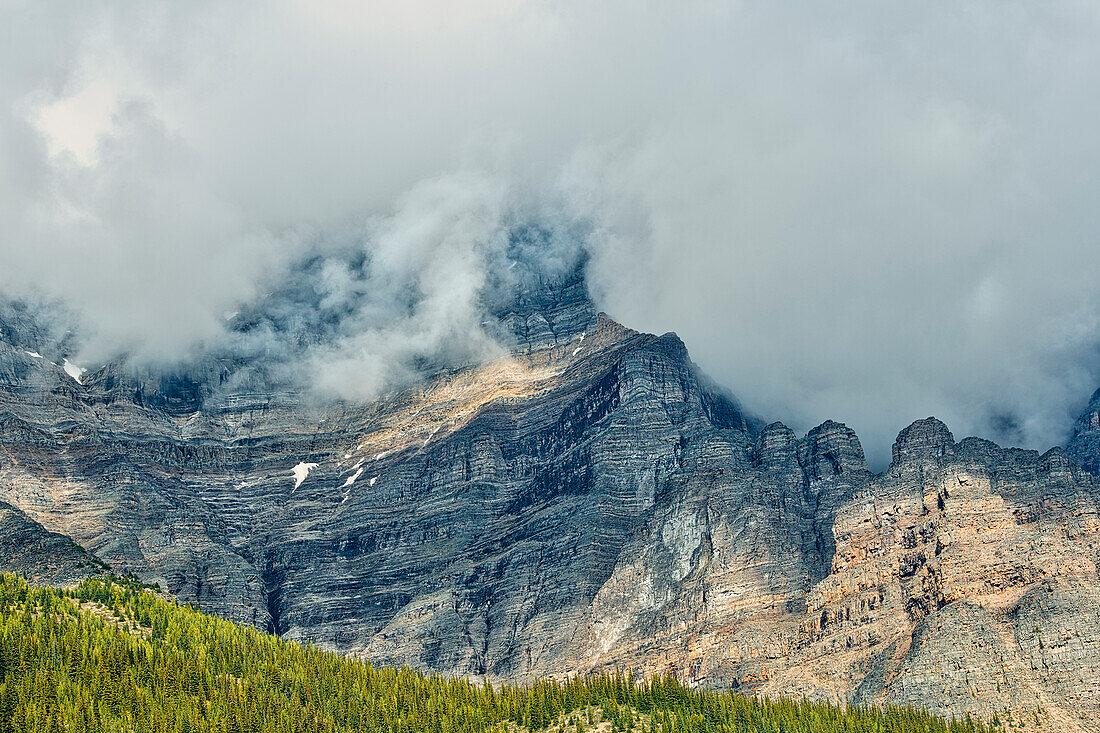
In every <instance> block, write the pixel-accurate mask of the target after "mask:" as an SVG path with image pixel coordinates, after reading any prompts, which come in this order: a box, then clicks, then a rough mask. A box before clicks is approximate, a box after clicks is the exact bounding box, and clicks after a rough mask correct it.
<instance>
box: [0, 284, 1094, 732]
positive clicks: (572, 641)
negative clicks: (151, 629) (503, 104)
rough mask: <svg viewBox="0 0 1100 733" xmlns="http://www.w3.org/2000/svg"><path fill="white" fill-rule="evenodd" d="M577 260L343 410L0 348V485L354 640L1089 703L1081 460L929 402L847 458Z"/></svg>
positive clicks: (215, 594) (959, 697)
mask: <svg viewBox="0 0 1100 733" xmlns="http://www.w3.org/2000/svg"><path fill="white" fill-rule="evenodd" d="M578 278H579V275H577V274H573V275H569V276H566V277H564V278H560V279H558V280H555V281H551V282H538V281H536V282H535V283H534V284H533V285H531V286H530V287H529V288H528V289H527V290H526V291H525V292H524V294H522V295H521V297H520V298H519V299H518V300H516V301H515V302H513V303H511V304H508V305H506V306H501V307H500V308H499V309H497V310H496V311H495V314H496V316H497V317H498V318H499V319H500V324H501V332H502V333H504V334H511V338H513V339H514V341H513V343H514V344H515V348H514V349H513V352H512V354H511V356H508V357H507V358H503V359H501V360H499V361H497V362H494V363H491V364H485V365H480V366H473V367H467V368H463V369H458V370H453V371H448V372H440V373H438V374H436V375H435V376H434V377H433V378H432V379H430V380H428V381H426V382H425V383H423V384H420V385H418V386H415V387H412V388H409V389H405V390H403V391H400V392H397V393H394V394H390V395H388V396H386V397H385V398H383V399H380V400H378V401H376V402H374V403H372V404H368V405H350V404H336V405H327V406H323V407H319V406H310V405H305V404H302V403H300V402H297V401H296V400H295V399H294V398H293V396H290V395H285V394H284V395H273V394H270V393H265V392H264V390H263V389H262V385H254V387H255V388H254V389H253V388H249V389H248V390H244V391H241V392H237V393H226V392H225V391H221V392H217V391H214V390H211V389H210V388H209V384H208V382H209V381H210V380H217V379H219V378H220V377H219V376H218V375H219V373H220V372H219V369H221V368H222V367H220V366H218V365H217V364H208V365H206V366H205V367H204V369H205V370H206V371H204V372H202V373H200V374H198V375H191V376H189V377H175V378H164V379H160V380H156V379H150V378H146V379H136V378H135V377H134V376H133V375H132V374H130V373H128V372H126V371H125V370H122V369H120V368H118V367H117V366H116V367H110V368H104V369H101V370H99V371H98V372H95V373H91V374H85V375H79V374H78V375H76V376H73V374H72V373H71V370H70V371H66V370H65V368H64V363H63V362H61V361H60V360H61V359H62V357H63V354H64V348H63V346H58V345H56V344H54V345H52V346H51V344H50V343H47V342H45V341H43V346H41V349H42V352H41V353H39V351H37V350H35V349H32V348H27V347H26V345H25V344H24V343H23V342H22V341H20V342H15V341H9V342H6V343H0V444H2V447H3V451H2V452H0V499H3V500H5V501H7V502H9V503H10V504H11V505H12V506H13V507H16V508H17V509H13V510H12V511H15V512H22V513H25V515H26V516H25V517H24V519H23V520H21V521H25V522H30V523H32V524H33V523H35V522H37V523H39V524H40V525H41V526H42V527H44V528H45V530H49V531H53V532H60V533H63V534H64V535H66V536H67V537H70V538H72V539H73V540H75V541H76V542H79V543H80V544H81V545H83V546H84V547H87V548H88V549H89V550H91V551H93V552H95V553H96V554H97V555H98V556H99V557H101V558H103V559H104V560H106V561H107V562H109V563H110V564H111V565H112V566H113V567H115V568H116V569H118V570H120V571H123V572H135V573H137V574H139V575H140V576H142V577H143V578H145V579H147V580H150V581H152V582H157V583H160V584H161V585H162V586H163V587H164V588H165V589H166V590H168V591H169V592H171V593H172V594H174V595H175V596H176V597H178V598H179V599H181V600H183V601H186V602H193V603H197V604H198V605H200V606H201V607H203V608H204V609H206V610H209V611H213V612H215V613H219V614H222V615H224V616H227V617H230V618H233V619H236V620H240V621H245V622H248V623H252V624H255V625H257V626H260V627H265V628H268V629H271V630H273V631H276V632H278V633H280V634H282V635H284V636H286V637H288V638H294V639H302V640H306V639H308V640H311V641H313V642H315V643H318V644H321V645H323V646H326V647H330V648H333V649H338V650H342V651H345V652H348V653H353V654H359V655H362V656H365V657H368V658H370V659H373V660H376V661H380V662H386V663H408V664H412V665H414V666H417V667H421V668H428V669H434V670H438V671H443V672H457V673H469V674H478V675H481V674H484V675H487V676H491V677H507V678H528V677H531V676H535V675H548V674H554V675H562V674H569V673H573V672H583V671H586V670H593V669H600V668H604V667H608V666H620V667H626V668H631V669H634V670H635V671H636V672H638V673H653V672H661V671H667V672H672V673H675V674H677V675H678V676H680V677H681V678H684V679H687V680H689V681H691V682H693V683H696V684H704V685H715V686H724V685H728V684H734V685H737V686H739V687H741V688H742V689H744V690H746V691H758V692H763V693H784V694H795V695H801V694H805V695H810V696H815V697H826V698H830V699H834V700H848V701H853V702H856V701H868V702H876V703H885V702H908V703H913V704H918V705H924V706H927V707H929V708H933V709H936V710H938V711H943V712H951V713H956V714H959V713H963V712H973V713H977V714H981V715H983V716H986V717H988V716H989V715H991V714H992V713H993V712H998V713H1003V712H1004V711H1011V712H1012V714H1013V715H1016V716H1019V715H1027V716H1029V718H1028V719H1029V720H1032V719H1034V718H1036V717H1037V718H1038V719H1039V720H1040V721H1045V723H1046V724H1047V725H1051V726H1058V727H1059V729H1067V730H1069V729H1074V728H1075V727H1076V728H1078V729H1088V725H1089V723H1088V720H1087V719H1089V718H1091V717H1096V716H1100V691H1098V690H1100V688H1098V685H1100V632H1098V631H1097V630H1098V629H1100V625H1098V624H1097V621H1100V618H1098V616H1097V614H1098V613H1100V605H1098V603H1097V601H1098V600H1100V599H1098V597H1097V596H1098V593H1100V579H1098V576H1097V569H1096V564H1097V560H1098V552H1100V534H1098V532H1100V522H1098V518H1097V508H1098V502H1100V490H1098V487H1097V481H1096V479H1095V478H1093V477H1092V476H1091V475H1089V474H1088V473H1087V472H1085V471H1083V470H1081V469H1080V468H1079V467H1078V466H1077V465H1076V464H1074V463H1073V462H1072V461H1071V460H1070V459H1069V458H1068V457H1067V455H1066V454H1065V453H1063V452H1062V451H1060V450H1053V451H1050V452H1048V453H1046V454H1044V455H1039V454H1037V453H1034V452H1029V451H1020V450H1012V449H1002V448H999V447H997V446H995V445H993V444H991V443H988V442H985V441H980V440H976V439H972V438H971V439H966V440H963V441H962V442H959V443H957V442H955V440H954V438H953V436H952V435H951V433H950V432H949V431H948V429H947V428H946V426H944V425H943V424H942V423H939V422H938V421H936V420H934V419H928V420H922V421H918V422H916V423H914V424H913V425H912V426H910V427H909V428H906V429H905V430H904V431H902V433H901V434H900V435H899V436H898V440H897V442H896V444H895V446H894V456H893V462H892V464H891V466H890V468H889V469H888V470H887V471H886V472H884V473H882V474H877V475H876V474H872V473H870V472H869V471H868V470H867V466H866V462H865V460H864V456H863V451H862V448H861V446H860V443H859V440H858V438H857V437H856V436H855V434H854V433H853V432H852V431H851V430H850V429H849V428H847V427H846V426H844V425H841V424H838V423H834V422H826V423H824V424H823V425H821V426H819V427H817V428H815V429H814V430H811V431H810V432H809V433H808V434H807V435H806V436H804V437H801V438H799V437H798V436H797V435H795V434H794V433H793V432H792V431H791V430H790V429H788V428H787V427H785V426H783V425H782V424H779V423H773V424H771V425H767V426H764V425H762V424H760V423H759V422H757V421H755V420H754V419H752V418H750V417H748V416H746V415H745V414H744V413H743V411H742V410H741V409H740V408H739V407H738V406H737V404H736V402H734V401H733V400H732V399H730V398H728V397H727V396H725V395H723V394H721V393H720V392H719V391H718V390H716V389H714V388H713V387H711V386H710V385H709V383H708V382H707V381H706V380H705V379H703V378H702V377H701V376H700V375H699V374H698V371H697V370H696V368H695V367H694V365H693V364H692V363H691V361H690V359H689V357H688V355H687V351H686V349H685V348H684V345H683V344H682V343H681V342H680V341H679V339H677V338H676V337H675V336H674V335H671V334H667V335H665V336H660V337H658V336H652V335H647V334H639V333H636V332H633V331H630V330H629V329H626V328H624V327H622V326H620V325H618V324H616V323H614V322H612V321H610V320H609V319H607V318H605V317H602V316H601V317H598V318H597V317H596V315H595V313H594V311H592V309H591V305H590V304H589V303H588V301H587V298H586V297H584V291H583V281H582V280H579V279H578ZM578 288H579V289H578ZM0 325H2V324H0ZM11 330H13V331H14V329H11ZM23 331H24V332H26V333H31V331H33V329H32V330H31V331H28V328H27V327H24V328H23ZM7 332H8V331H5V332H4V333H7ZM26 333H24V334H23V336H21V338H24V339H25V338H28V336H27V335H26ZM31 335H33V333H31ZM51 349H52V351H51ZM31 352H34V353H31ZM59 363H60V366H59V365H58V364H59ZM5 526H7V525H5ZM45 530H43V531H45ZM13 536H14V535H13ZM0 549H2V547H0ZM1081 716H1085V718H1086V719H1082V717H1081Z"/></svg>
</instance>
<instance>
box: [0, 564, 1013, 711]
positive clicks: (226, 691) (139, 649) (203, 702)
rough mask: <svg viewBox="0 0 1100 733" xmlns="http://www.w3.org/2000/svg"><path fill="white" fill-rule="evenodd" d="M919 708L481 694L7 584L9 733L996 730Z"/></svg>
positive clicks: (612, 689) (183, 620)
mask: <svg viewBox="0 0 1100 733" xmlns="http://www.w3.org/2000/svg"><path fill="white" fill-rule="evenodd" d="M990 730H992V729H991V728H990V727H989V726H986V725H984V724H983V723H981V722H980V721H975V720H971V719H969V718H966V719H964V720H944V719H943V718H939V717H936V716H934V715H931V714H929V713H927V712H925V711H923V710H917V709H912V708H899V707H887V708H885V709H882V708H877V707H872V706H866V707H865V706H849V707H847V708H840V707H838V706H835V705H830V704H827V703H820V702H809V701H805V700H789V699H768V698H756V697H748V696H744V695H740V694H737V693H734V692H732V691H724V692H717V691H703V690H693V689H690V688H688V687H686V686H684V685H682V684H681V683H679V682H678V681H677V680H676V679H674V678H671V677H655V678H653V679H647V680H637V679H634V678H633V677H632V676H631V675H630V674H629V673H614V674H611V673H604V674H598V675H591V676H586V677H575V678H571V679H566V680H554V679H546V680H540V681H538V682H534V683H531V684H523V685H519V684H505V685H503V686H493V685H492V684H478V683H476V682H474V681H471V680H469V679H465V678H456V677H443V676H438V675H425V674H422V673H419V672H416V671H414V670H412V669H409V668H408V667H401V668H393V667H381V668H376V667H374V666H372V665H371V664H369V663H366V662H363V661H359V660H355V659H351V658H348V657H344V656H341V655H339V654H335V653H331V652H326V651H322V650H321V649H318V648H316V647H314V646H311V645H301V644H298V643H294V642H288V641H285V640H283V639H281V638H279V637H277V636H272V635H269V634H265V633H262V632H260V631H257V630H256V629H254V628H251V627H246V626H239V625H236V624H233V623H230V622H228V621H225V620H223V619H219V618H215V617H212V616H207V615H205V614H203V613H200V612H199V611H197V610H195V609H193V608H190V607H188V606H182V605H180V604H178V603H176V602H174V601H169V600H165V599H164V598H162V597H160V596H158V595H156V594H155V593H153V592H152V591H150V590H149V589H147V588H144V587H142V586H141V585H140V584H138V583H136V582H135V581H133V580H125V579H112V578H93V579H89V580H85V581H84V582H83V583H81V584H80V585H79V586H77V587H76V588H75V589H72V590H59V589H55V588H48V587H35V586H31V585H28V584H27V583H26V582H25V581H23V580H22V579H20V578H19V577H17V576H14V575H8V574H0V733H16V732H18V733H100V732H102V733H123V732H125V733H133V732H136V731H150V732H154V733H206V732H210V733H342V732H343V731H368V732H370V733H533V732H535V731H546V733H597V731H600V732H602V733H750V732H753V733H757V732H758V733H811V732H815V733H816V732H822V733H831V732H833V731H844V732H846V733H871V732H874V733H918V732H919V733H941V732H942V733H986V731H990Z"/></svg>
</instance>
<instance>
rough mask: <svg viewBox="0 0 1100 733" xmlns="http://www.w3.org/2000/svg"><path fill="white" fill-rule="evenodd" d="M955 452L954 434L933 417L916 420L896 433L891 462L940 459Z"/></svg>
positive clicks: (895, 463)
mask: <svg viewBox="0 0 1100 733" xmlns="http://www.w3.org/2000/svg"><path fill="white" fill-rule="evenodd" d="M954 454H955V436H953V435H952V434H951V431H950V430H948V429H947V426H946V425H944V424H943V423H942V422H940V421H939V420H937V419H936V418H934V417H926V418H924V419H923V420H917V421H916V422H914V423H913V424H912V425H910V426H909V427H907V428H905V429H904V430H902V431H901V432H900V433H898V437H897V439H896V440H895V441H894V448H893V463H892V465H895V466H896V465H899V464H902V463H910V462H921V461H937V462H938V461H942V460H944V459H945V458H948V457H950V456H953V455H954Z"/></svg>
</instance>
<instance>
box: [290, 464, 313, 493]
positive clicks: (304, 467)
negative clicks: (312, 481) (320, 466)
mask: <svg viewBox="0 0 1100 733" xmlns="http://www.w3.org/2000/svg"><path fill="white" fill-rule="evenodd" d="M314 468H317V464H316V463H305V462H302V463H299V464H298V465H297V466H295V467H294V468H292V469H290V473H291V474H293V475H294V488H298V487H299V486H301V485H302V482H303V481H305V480H306V476H308V475H309V472H310V471H311V470H313V469H314Z"/></svg>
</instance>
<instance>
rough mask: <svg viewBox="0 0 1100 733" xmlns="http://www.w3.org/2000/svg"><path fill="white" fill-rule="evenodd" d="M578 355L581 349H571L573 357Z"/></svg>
mask: <svg viewBox="0 0 1100 733" xmlns="http://www.w3.org/2000/svg"><path fill="white" fill-rule="evenodd" d="M579 353H581V347H579V346H578V347H577V348H575V349H573V356H576V355H577V354H579Z"/></svg>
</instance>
